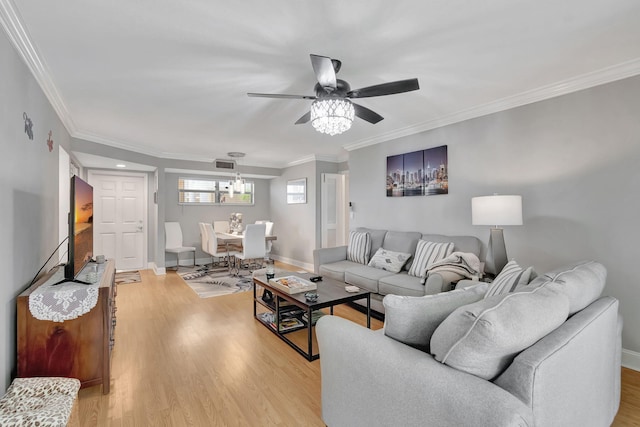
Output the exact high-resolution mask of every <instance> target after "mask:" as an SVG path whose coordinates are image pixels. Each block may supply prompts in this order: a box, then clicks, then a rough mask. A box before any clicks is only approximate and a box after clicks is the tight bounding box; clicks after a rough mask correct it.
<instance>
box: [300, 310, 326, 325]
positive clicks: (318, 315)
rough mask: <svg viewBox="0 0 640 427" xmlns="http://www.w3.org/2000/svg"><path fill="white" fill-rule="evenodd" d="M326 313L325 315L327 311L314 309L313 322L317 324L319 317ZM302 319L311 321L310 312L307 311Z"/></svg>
mask: <svg viewBox="0 0 640 427" xmlns="http://www.w3.org/2000/svg"><path fill="white" fill-rule="evenodd" d="M324 315H325V313H323V312H322V311H320V310H314V311H313V312H311V324H312V325H315V324H316V322H317V321H318V319H319V318H321V317H322V316H324ZM302 320H304V321H305V322H307V323H309V314H308V313H307V312H306V311H305V313H304V314H303V315H302Z"/></svg>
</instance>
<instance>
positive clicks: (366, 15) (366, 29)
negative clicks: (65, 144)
mask: <svg viewBox="0 0 640 427" xmlns="http://www.w3.org/2000/svg"><path fill="white" fill-rule="evenodd" d="M0 20H1V21H2V24H3V26H4V28H5V30H6V31H7V32H8V34H9V35H10V38H11V39H12V41H13V43H14V45H15V46H16V47H17V48H18V51H19V52H20V53H21V55H22V56H23V58H25V61H26V62H27V64H28V65H29V67H30V68H31V70H32V72H33V73H34V75H35V76H36V79H37V80H38V82H39V83H40V85H41V87H42V88H43V90H44V91H45V94H46V95H47V97H48V98H49V100H50V101H51V103H52V105H53V106H54V108H55V109H56V111H57V112H58V114H59V115H60V116H61V119H62V121H63V123H64V124H65V126H66V128H67V130H68V131H69V133H70V134H71V135H72V136H74V137H77V138H81V139H86V140H89V141H94V142H99V143H102V144H107V145H111V146H115V147H120V148H126V149H129V150H133V151H136V152H140V153H146V154H151V155H154V156H158V157H163V158H176V159H193V160H208V159H214V158H225V157H227V156H226V153H227V152H229V151H242V152H246V153H247V156H246V157H245V159H243V160H242V164H243V165H260V166H273V167H283V166H286V165H288V164H295V163H299V162H301V161H303V160H305V159H310V158H316V159H323V160H333V161H338V160H341V159H345V158H346V153H347V151H346V150H349V149H353V148H357V147H362V146H366V145H369V144H373V143H378V142H381V141H385V140H388V139H392V138H395V137H398V136H403V135H407V134H411V133H415V132H419V131H422V130H426V129H431V128H434V127H437V126H441V125H444V124H448V123H453V122H456V121H460V120H464V119H467V118H471V117H476V116H480V115H483V114H487V113H491V112H495V111H500V110H503V109H506V108H511V107H514V106H517V105H522V104H526V103H529V102H534V101H538V100H540V99H545V98H548V97H551V96H556V95H559V94H563V93H567V92H571V91H574V90H578V89H582V88H586V87H590V86H594V85H597V84H601V83H605V82H608V81H613V80H617V79H620V78H624V77H628V76H631V75H636V74H640V25H639V24H640V2H639V1H637V0H609V1H602V0H564V1H540V0H520V1H513V0H490V1H483V2H480V1H478V2H472V1H461V0H431V1H419V0H413V1H406V0H404V1H403V0H400V1H398V0H396V1H393V2H391V1H388V0H372V1H371V0H370V1H362V0H361V1H349V2H347V1H336V0H334V1H322V0H314V1H306V0H304V1H303V0H299V1H286V0H271V1H264V0H242V1H236V2H229V1H219V0H215V1H214V0H192V1H183V2H178V1H175V0H135V1H118V0H113V1H102V2H99V1H90V0H64V1H51V0H20V1H19V2H18V1H16V0H0ZM310 53H314V54H319V55H324V56H330V57H333V58H338V59H340V60H341V61H342V70H341V71H340V73H339V74H338V77H339V78H342V79H344V80H347V81H348V82H349V83H350V84H351V86H352V88H354V89H355V88H360V87H364V86H370V85H375V84H379V83H385V82H388V81H394V80H401V79H408V78H414V77H417V78H418V79H419V82H420V87H421V89H420V90H419V91H416V92H410V93H405V94H398V95H390V96H383V97H377V98H367V99H361V100H359V101H358V103H360V104H361V105H363V106H366V107H368V108H370V109H372V110H374V111H376V112H377V113H379V114H381V115H382V116H384V117H385V119H384V120H383V121H382V122H380V123H378V124H376V125H371V124H369V123H367V122H364V121H362V120H359V119H356V122H354V125H353V127H352V128H351V130H349V131H348V132H347V133H345V134H342V135H338V136H334V137H330V136H327V135H322V134H319V133H317V132H316V131H315V130H314V129H313V128H312V126H311V125H310V124H306V125H294V122H295V121H296V120H297V119H298V118H299V117H300V116H302V115H303V114H304V113H305V112H307V111H308V109H309V105H310V102H311V101H308V100H280V99H266V98H249V97H247V95H246V93H247V92H263V93H287V94H302V95H307V94H308V95H313V93H314V92H313V86H314V84H315V77H314V74H313V70H312V68H311V63H310V60H309V54H310Z"/></svg>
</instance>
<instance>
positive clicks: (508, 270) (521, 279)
mask: <svg viewBox="0 0 640 427" xmlns="http://www.w3.org/2000/svg"><path fill="white" fill-rule="evenodd" d="M532 271H533V268H532V267H529V268H527V269H526V270H525V269H523V268H522V267H520V266H519V265H518V263H517V262H516V261H515V260H511V261H509V262H508V263H507V265H505V266H504V268H503V269H502V271H501V272H500V274H498V276H497V277H496V278H495V279H494V280H493V282H492V283H491V286H489V289H487V293H486V294H485V296H484V297H485V298H489V297H492V296H494V295H502V294H506V293H509V292H513V291H515V290H516V288H517V287H518V286H519V285H526V284H528V283H529V278H530V277H531V272H532Z"/></svg>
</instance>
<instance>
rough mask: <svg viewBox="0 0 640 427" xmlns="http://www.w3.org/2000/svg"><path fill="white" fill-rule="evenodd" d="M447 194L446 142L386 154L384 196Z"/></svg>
mask: <svg viewBox="0 0 640 427" xmlns="http://www.w3.org/2000/svg"><path fill="white" fill-rule="evenodd" d="M448 193H449V167H448V160H447V146H446V145H442V146H440V147H434V148H429V149H426V150H420V151H414V152H412V153H405V154H398V155H396V156H389V157H387V197H407V196H433V195H436V194H448Z"/></svg>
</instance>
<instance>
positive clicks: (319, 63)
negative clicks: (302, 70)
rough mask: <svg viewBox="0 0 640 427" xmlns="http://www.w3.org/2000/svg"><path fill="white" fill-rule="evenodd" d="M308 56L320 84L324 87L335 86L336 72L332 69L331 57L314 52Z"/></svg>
mask: <svg viewBox="0 0 640 427" xmlns="http://www.w3.org/2000/svg"><path fill="white" fill-rule="evenodd" d="M310 56H311V65H312V66H313V72H314V73H316V78H317V79H318V83H320V86H322V87H325V88H326V87H331V88H334V89H335V88H337V82H336V72H335V70H334V69H333V62H331V58H327V57H326V56H320V55H314V54H311V55H310Z"/></svg>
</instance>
